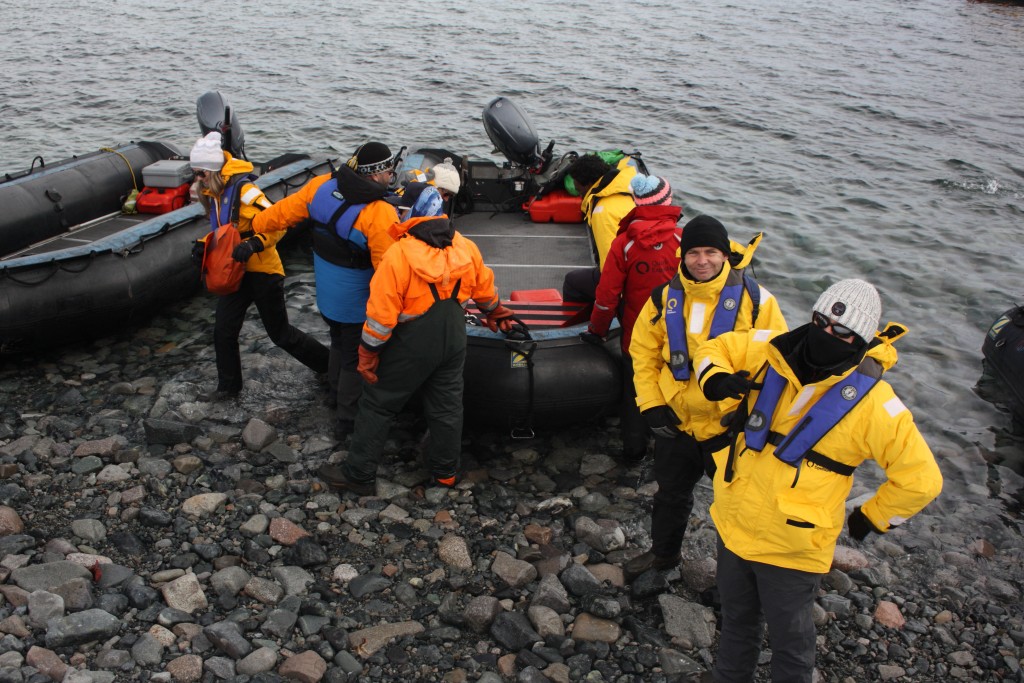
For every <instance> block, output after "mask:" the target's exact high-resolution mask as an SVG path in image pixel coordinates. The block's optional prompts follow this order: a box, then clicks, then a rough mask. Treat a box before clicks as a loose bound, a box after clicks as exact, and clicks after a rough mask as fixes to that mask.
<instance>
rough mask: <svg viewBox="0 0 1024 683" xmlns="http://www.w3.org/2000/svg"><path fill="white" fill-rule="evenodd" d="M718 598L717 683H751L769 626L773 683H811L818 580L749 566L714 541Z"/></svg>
mask: <svg viewBox="0 0 1024 683" xmlns="http://www.w3.org/2000/svg"><path fill="white" fill-rule="evenodd" d="M716 580H717V582H718V593H719V595H720V596H721V599H722V635H721V637H720V638H719V645H718V654H717V656H716V658H715V669H714V674H715V680H716V681H721V682H722V683H750V682H751V681H753V680H754V671H755V670H756V669H757V660H758V657H759V655H760V653H761V637H762V635H763V634H764V624H765V622H766V621H767V622H768V638H769V641H770V642H771V647H772V681H773V682H774V683H811V680H812V678H813V676H814V659H815V638H816V636H817V631H816V630H815V628H814V618H813V617H814V598H815V597H817V595H818V586H819V585H820V583H821V574H812V573H810V572H802V571H798V570H796V569H786V568H785V567H776V566H774V565H770V564H763V563H761V562H751V561H750V560H745V559H743V558H742V557H740V556H739V555H736V554H735V553H733V552H732V551H730V550H729V549H728V548H726V547H725V545H724V544H723V543H722V539H721V537H719V539H718V572H717V576H716Z"/></svg>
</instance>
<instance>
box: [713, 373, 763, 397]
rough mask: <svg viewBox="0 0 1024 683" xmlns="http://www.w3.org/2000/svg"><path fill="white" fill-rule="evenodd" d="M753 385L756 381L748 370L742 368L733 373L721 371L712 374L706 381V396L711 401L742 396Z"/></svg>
mask: <svg viewBox="0 0 1024 683" xmlns="http://www.w3.org/2000/svg"><path fill="white" fill-rule="evenodd" d="M752 386H754V382H753V381H752V380H751V379H750V373H749V372H747V371H746V370H740V371H739V372H734V373H733V374H731V375H727V374H726V373H724V372H720V373H718V374H717V375H711V377H708V378H707V380H706V381H705V382H704V396H705V397H706V398H707V399H708V400H709V401H722V400H725V399H727V398H742V397H743V394H745V393H747V392H748V391H750V387H752Z"/></svg>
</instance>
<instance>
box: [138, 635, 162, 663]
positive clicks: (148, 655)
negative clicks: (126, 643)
mask: <svg viewBox="0 0 1024 683" xmlns="http://www.w3.org/2000/svg"><path fill="white" fill-rule="evenodd" d="M131 652H132V659H134V660H135V663H136V664H138V665H139V666H156V665H157V664H159V663H160V661H161V660H162V659H163V658H164V644H163V643H161V642H160V641H159V640H157V639H156V637H154V636H153V635H152V634H150V633H143V634H142V637H141V638H139V639H138V640H136V641H135V644H134V645H132V650H131Z"/></svg>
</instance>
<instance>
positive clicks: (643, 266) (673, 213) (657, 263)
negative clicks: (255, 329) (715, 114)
mask: <svg viewBox="0 0 1024 683" xmlns="http://www.w3.org/2000/svg"><path fill="white" fill-rule="evenodd" d="M630 187H631V189H632V191H633V201H635V202H636V208H635V209H634V210H633V211H630V212H629V213H628V214H626V216H625V218H623V219H622V222H621V223H620V224H619V233H618V234H617V235H616V236H615V239H614V240H613V241H612V245H611V247H610V248H609V249H608V256H607V258H606V259H605V262H604V268H603V269H602V270H601V281H600V282H598V284H597V296H596V300H595V302H594V310H593V312H592V313H591V315H590V325H589V326H588V327H587V331H586V332H584V333H583V335H581V336H582V337H583V339H584V341H591V342H600V341H603V339H604V337H605V336H606V335H607V334H608V328H609V326H610V325H611V323H612V319H613V318H615V317H616V316H618V318H619V322H620V324H621V325H622V389H623V390H622V407H621V411H620V415H621V419H620V422H619V425H620V429H621V432H622V457H623V458H624V459H625V460H627V461H635V460H639V459H641V458H643V457H644V455H645V454H646V452H647V440H648V430H647V423H646V422H645V421H644V419H643V417H641V415H640V409H639V407H637V404H636V388H635V387H634V386H633V361H632V359H631V358H630V356H629V342H630V340H631V339H632V336H633V324H634V323H635V322H636V318H637V316H638V315H639V314H640V309H641V308H643V306H644V304H645V303H646V302H647V300H648V299H649V298H650V296H651V291H652V290H653V289H654V288H655V287H657V286H658V285H661V284H664V283H665V282H668V281H669V280H671V279H672V276H673V275H674V274H675V272H676V271H677V270H678V269H679V236H680V234H681V230H680V228H679V226H678V225H677V223H678V221H679V216H680V214H681V213H682V209H680V208H679V207H678V206H673V205H672V187H671V186H670V185H669V183H668V181H667V180H665V179H664V178H659V177H658V176H653V175H652V176H648V175H643V174H639V173H638V174H637V175H635V176H633V180H632V181H631V182H630Z"/></svg>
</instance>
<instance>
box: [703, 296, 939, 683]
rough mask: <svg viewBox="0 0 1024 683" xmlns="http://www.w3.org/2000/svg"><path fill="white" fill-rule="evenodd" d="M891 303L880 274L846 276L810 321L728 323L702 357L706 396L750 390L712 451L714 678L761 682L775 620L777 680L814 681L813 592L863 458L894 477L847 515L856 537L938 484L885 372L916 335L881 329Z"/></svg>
mask: <svg viewBox="0 0 1024 683" xmlns="http://www.w3.org/2000/svg"><path fill="white" fill-rule="evenodd" d="M881 310H882V306H881V300H880V298H879V296H878V292H877V291H876V290H875V288H874V287H873V286H872V285H870V284H868V283H867V282H864V281H863V280H842V281H840V282H837V283H836V284H834V285H832V286H831V287H829V288H828V289H827V290H825V292H824V293H823V294H822V295H821V296H820V297H818V300H817V302H816V303H815V304H814V308H813V311H812V313H811V322H809V323H808V324H806V325H803V326H801V327H798V328H796V329H795V330H793V331H791V332H781V331H767V330H753V331H746V332H733V333H729V334H723V335H721V336H719V337H717V338H715V339H713V340H710V341H708V342H706V343H705V344H703V345H702V346H701V347H700V348H699V349H698V350H697V353H696V354H695V355H694V368H695V372H696V375H697V379H698V382H699V383H700V385H701V387H702V389H703V392H704V394H705V396H706V397H707V398H708V400H710V401H715V402H723V401H724V402H728V403H729V405H734V404H735V402H736V400H737V399H739V398H741V397H742V398H743V403H742V404H741V407H740V410H739V417H740V418H741V419H742V421H739V422H738V423H734V424H738V426H737V434H736V436H735V441H734V442H733V443H732V444H731V446H730V447H726V448H723V449H721V450H719V451H718V452H716V453H715V455H714V458H715V461H716V464H717V469H716V472H715V477H714V503H713V504H712V505H711V518H712V520H713V521H714V523H715V527H716V529H717V530H718V535H719V543H718V572H717V580H718V591H719V593H720V595H721V601H722V628H721V638H720V642H719V649H718V655H717V658H716V663H715V667H714V670H713V672H712V674H713V675H710V676H705V678H704V680H707V681H712V680H713V681H718V682H719V683H737V682H739V681H752V680H753V677H754V670H755V668H756V666H757V661H758V654H759V650H760V646H761V638H762V632H763V630H764V626H763V624H764V622H765V621H767V624H768V634H769V638H770V642H771V648H772V680H773V681H793V683H810V682H811V680H812V678H813V675H814V661H815V636H816V634H815V628H814V622H813V620H812V614H813V606H814V599H815V597H816V596H817V590H818V585H819V583H820V581H821V577H822V575H823V574H825V573H826V572H828V571H829V568H830V567H831V565H832V558H833V554H834V552H835V547H836V540H837V538H838V536H839V534H840V532H841V531H842V530H843V518H844V516H845V503H846V498H847V496H848V495H849V494H850V490H851V487H852V486H853V473H854V471H855V470H856V468H857V466H858V465H860V464H861V463H862V462H864V461H865V460H868V459H871V460H874V461H875V463H876V464H878V465H879V466H880V467H881V468H882V470H884V472H885V475H886V477H887V480H886V481H885V482H884V483H883V484H882V485H881V486H880V487H879V488H878V490H877V491H875V493H874V495H872V496H871V497H870V498H868V499H867V500H866V501H864V502H863V503H861V504H860V505H859V506H857V507H855V508H854V509H853V511H852V512H851V513H850V515H849V518H848V520H847V524H848V527H849V531H850V536H851V537H853V538H854V539H856V540H858V541H860V540H863V539H864V538H865V537H866V536H867V535H868V534H870V533H879V534H882V533H885V532H887V531H890V530H891V529H893V528H895V527H897V526H898V525H900V524H902V523H903V522H904V521H905V520H906V519H907V518H908V517H910V516H911V515H913V514H915V513H917V512H918V511H919V510H921V509H922V508H923V507H924V506H925V505H927V504H928V503H929V502H931V501H932V500H933V499H934V498H935V497H936V496H937V495H938V494H939V491H940V490H941V488H942V474H941V473H940V472H939V468H938V466H937V465H936V463H935V458H934V456H933V455H932V452H931V450H930V449H929V448H928V444H926V443H925V440H924V438H923V437H922V436H921V433H920V432H919V431H918V429H917V426H916V425H915V424H914V419H913V417H912V416H911V414H910V411H909V410H907V407H906V406H905V405H903V403H902V402H901V401H900V399H899V398H897V396H896V394H895V393H894V392H893V390H892V387H891V386H889V384H888V382H886V381H885V380H883V379H881V377H882V373H884V372H885V371H886V370H888V369H889V368H891V367H892V366H893V365H894V364H895V363H896V350H895V349H894V348H893V342H894V341H895V340H896V339H898V338H899V337H901V336H902V335H903V334H904V333H905V332H906V330H905V329H904V328H903V327H902V326H900V325H898V324H895V323H889V325H888V326H887V327H886V328H885V330H883V331H882V332H877V328H878V321H879V317H880V315H881ZM748 394H749V395H748Z"/></svg>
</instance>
